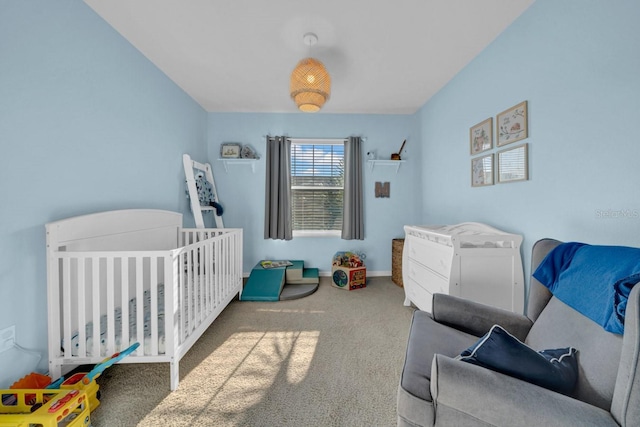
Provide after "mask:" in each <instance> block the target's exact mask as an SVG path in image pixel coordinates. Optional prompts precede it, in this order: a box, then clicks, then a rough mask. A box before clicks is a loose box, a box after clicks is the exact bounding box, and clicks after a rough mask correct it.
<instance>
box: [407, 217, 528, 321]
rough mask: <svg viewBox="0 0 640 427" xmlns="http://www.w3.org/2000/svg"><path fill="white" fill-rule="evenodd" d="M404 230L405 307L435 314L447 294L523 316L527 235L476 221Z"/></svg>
mask: <svg viewBox="0 0 640 427" xmlns="http://www.w3.org/2000/svg"><path fill="white" fill-rule="evenodd" d="M404 230H405V241H404V250H403V255H402V271H403V273H402V280H403V282H404V292H405V300H404V305H406V306H409V305H411V303H413V304H414V305H415V306H416V307H418V308H419V309H421V310H424V311H429V312H431V303H432V301H431V300H432V297H433V294H434V293H443V294H449V295H454V296H458V297H461V298H467V299H470V300H473V301H477V302H480V303H483V304H487V305H491V306H494V307H498V308H502V309H505V310H509V311H513V312H516V313H519V314H523V311H524V275H523V269H522V257H521V255H520V245H521V243H522V236H520V235H517V234H509V233H505V232H504V231H500V230H498V229H495V228H493V227H490V226H488V225H486V224H480V223H476V222H464V223H461V224H456V225H438V226H418V225H406V226H405V227H404Z"/></svg>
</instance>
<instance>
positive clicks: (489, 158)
mask: <svg viewBox="0 0 640 427" xmlns="http://www.w3.org/2000/svg"><path fill="white" fill-rule="evenodd" d="M485 185H493V153H492V154H487V155H486V156H478V157H474V158H473V159H471V186H472V187H483V186H485Z"/></svg>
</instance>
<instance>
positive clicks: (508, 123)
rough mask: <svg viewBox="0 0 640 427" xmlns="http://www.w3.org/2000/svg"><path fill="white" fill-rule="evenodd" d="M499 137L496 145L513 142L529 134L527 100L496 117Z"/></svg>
mask: <svg viewBox="0 0 640 427" xmlns="http://www.w3.org/2000/svg"><path fill="white" fill-rule="evenodd" d="M496 122H497V123H496V129H497V139H496V145H497V146H498V147H501V146H503V145H507V144H511V143H512V142H516V141H520V140H522V139H525V138H526V137H527V136H528V133H529V130H528V125H527V101H523V102H521V103H520V104H518V105H514V106H513V107H511V108H509V109H507V110H504V111H503V112H502V113H500V114H498V117H497V119H496Z"/></svg>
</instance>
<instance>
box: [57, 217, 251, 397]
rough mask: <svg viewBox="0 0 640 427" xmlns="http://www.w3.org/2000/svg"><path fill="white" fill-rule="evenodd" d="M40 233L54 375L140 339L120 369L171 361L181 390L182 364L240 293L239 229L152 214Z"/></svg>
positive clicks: (76, 221) (72, 221)
mask: <svg viewBox="0 0 640 427" xmlns="http://www.w3.org/2000/svg"><path fill="white" fill-rule="evenodd" d="M46 230H47V298H48V320H49V326H48V335H49V370H50V372H49V374H50V375H51V377H52V378H54V379H55V378H58V377H59V376H60V375H61V374H62V368H63V366H71V367H73V366H78V365H83V364H95V363H99V362H101V361H102V360H104V358H105V357H107V356H110V355H112V354H113V353H115V352H117V351H120V350H123V349H125V348H126V347H128V346H129V344H130V343H133V342H136V341H137V342H139V343H140V347H138V349H137V350H136V351H135V352H134V353H132V354H131V355H130V356H128V357H126V358H124V359H123V360H122V363H155V362H159V363H162V362H164V363H169V364H170V375H171V379H170V387H171V390H175V389H177V388H178V383H179V362H180V359H182V357H183V356H184V355H185V354H186V353H187V351H189V349H190V348H191V346H193V344H194V343H195V342H196V341H197V340H198V338H200V336H201V335H202V334H203V333H204V331H205V330H206V329H207V328H208V327H209V326H210V325H211V323H212V322H213V321H214V320H215V319H216V317H218V315H219V314H220V313H221V312H222V310H223V309H224V308H225V307H226V306H227V305H228V304H229V303H230V302H231V301H232V300H233V299H234V298H235V296H236V295H238V296H239V295H240V293H241V292H242V230H241V229H229V228H223V229H183V228H182V215H181V214H179V213H175V212H168V211H162V210H149V209H146V210H145V209H135V210H119V211H110V212H102V213H96V214H91V215H84V216H79V217H74V218H69V219H64V220H61V221H57V222H52V223H49V224H47V225H46ZM96 337H100V339H96Z"/></svg>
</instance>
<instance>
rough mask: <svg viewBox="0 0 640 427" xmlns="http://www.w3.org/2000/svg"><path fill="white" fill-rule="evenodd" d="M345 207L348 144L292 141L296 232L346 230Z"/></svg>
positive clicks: (292, 188) (292, 193)
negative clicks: (343, 217)
mask: <svg viewBox="0 0 640 427" xmlns="http://www.w3.org/2000/svg"><path fill="white" fill-rule="evenodd" d="M343 203H344V140H321V141H315V142H313V141H310V140H302V141H294V140H292V141H291V204H292V206H291V211H292V220H293V230H294V231H330V230H338V231H339V230H342V210H343Z"/></svg>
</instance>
